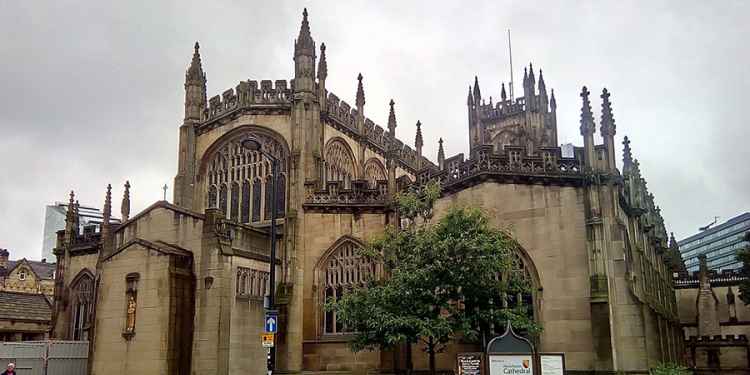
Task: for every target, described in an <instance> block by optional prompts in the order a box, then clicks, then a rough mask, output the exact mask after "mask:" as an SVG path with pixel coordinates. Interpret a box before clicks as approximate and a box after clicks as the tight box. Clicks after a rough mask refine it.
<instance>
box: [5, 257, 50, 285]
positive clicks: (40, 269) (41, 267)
mask: <svg viewBox="0 0 750 375" xmlns="http://www.w3.org/2000/svg"><path fill="white" fill-rule="evenodd" d="M21 264H26V265H27V266H28V267H29V268H30V269H31V271H32V272H34V275H35V276H36V278H37V279H40V280H51V279H53V278H54V276H55V268H56V264H55V263H47V262H39V261H36V260H28V259H26V258H23V259H21V260H9V261H8V266H7V267H6V268H4V269H3V268H0V276H7V275H10V274H11V272H13V270H15V269H16V268H17V267H18V266H20V265H21Z"/></svg>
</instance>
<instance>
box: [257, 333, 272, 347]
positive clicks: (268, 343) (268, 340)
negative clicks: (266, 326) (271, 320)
mask: <svg viewBox="0 0 750 375" xmlns="http://www.w3.org/2000/svg"><path fill="white" fill-rule="evenodd" d="M260 341H261V343H262V344H263V347H264V348H273V333H263V334H261V335H260Z"/></svg>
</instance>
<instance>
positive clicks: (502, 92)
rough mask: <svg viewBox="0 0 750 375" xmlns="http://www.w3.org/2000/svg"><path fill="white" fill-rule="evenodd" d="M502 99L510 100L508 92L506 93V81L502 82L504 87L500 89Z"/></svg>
mask: <svg viewBox="0 0 750 375" xmlns="http://www.w3.org/2000/svg"><path fill="white" fill-rule="evenodd" d="M500 99H501V100H502V101H503V102H505V101H506V100H508V94H506V93H505V82H503V83H502V87H501V89H500Z"/></svg>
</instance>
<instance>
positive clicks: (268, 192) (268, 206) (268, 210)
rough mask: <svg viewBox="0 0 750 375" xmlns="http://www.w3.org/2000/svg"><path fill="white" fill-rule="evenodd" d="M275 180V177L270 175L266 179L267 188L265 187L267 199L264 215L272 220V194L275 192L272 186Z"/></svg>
mask: <svg viewBox="0 0 750 375" xmlns="http://www.w3.org/2000/svg"><path fill="white" fill-rule="evenodd" d="M272 182H273V178H271V177H270V176H269V177H268V178H267V179H266V189H265V192H264V193H265V201H264V202H263V203H264V205H265V207H264V208H265V209H264V210H263V217H264V218H265V219H266V220H271V194H273V187H272V186H271V185H272Z"/></svg>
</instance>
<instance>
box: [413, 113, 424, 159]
mask: <svg viewBox="0 0 750 375" xmlns="http://www.w3.org/2000/svg"><path fill="white" fill-rule="evenodd" d="M423 145H424V140H423V139H422V122H421V121H419V120H417V135H416V136H415V137H414V147H416V148H417V154H418V155H419V156H422V146H423Z"/></svg>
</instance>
